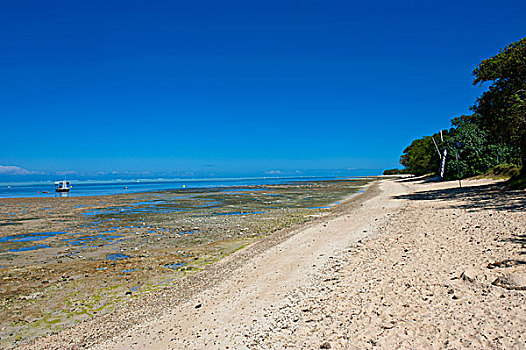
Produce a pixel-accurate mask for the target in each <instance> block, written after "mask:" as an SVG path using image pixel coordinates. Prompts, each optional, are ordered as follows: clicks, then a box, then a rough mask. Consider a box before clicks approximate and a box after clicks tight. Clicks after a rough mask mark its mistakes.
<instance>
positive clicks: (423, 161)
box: [400, 130, 449, 175]
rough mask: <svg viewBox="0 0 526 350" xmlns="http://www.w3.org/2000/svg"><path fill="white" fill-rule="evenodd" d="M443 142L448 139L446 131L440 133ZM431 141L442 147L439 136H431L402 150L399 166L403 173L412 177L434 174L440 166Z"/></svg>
mask: <svg viewBox="0 0 526 350" xmlns="http://www.w3.org/2000/svg"><path fill="white" fill-rule="evenodd" d="M442 134H443V135H442V136H443V137H444V141H447V140H448V139H449V133H448V131H447V130H444V131H443V132H442ZM433 139H434V140H435V141H436V142H438V143H439V145H440V147H442V142H441V141H440V140H441V136H440V134H434V135H433V136H424V137H423V138H421V139H417V140H414V141H413V142H411V144H410V145H409V146H408V147H406V149H404V152H403V154H402V156H401V157H400V164H402V165H403V166H404V167H405V172H406V173H409V174H414V175H424V174H429V173H436V172H437V171H438V168H439V166H440V157H439V155H438V152H437V150H436V147H435V145H434V143H433Z"/></svg>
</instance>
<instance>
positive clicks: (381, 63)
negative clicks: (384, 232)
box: [0, 0, 526, 174]
mask: <svg viewBox="0 0 526 350" xmlns="http://www.w3.org/2000/svg"><path fill="white" fill-rule="evenodd" d="M525 13H526V2H525V1H498V2H495V1H458V0H457V1H375V2H367V1H235V2H232V1H129V0H128V1H10V2H7V1H4V2H3V3H2V5H1V8H0V48H1V49H0V119H1V126H0V127H1V129H0V130H1V137H0V166H4V167H5V166H16V167H21V168H23V169H26V170H28V171H31V172H44V173H53V172H56V171H75V172H77V173H78V174H81V173H97V172H99V171H103V172H112V171H115V172H119V173H121V172H145V171H149V172H152V173H163V172H174V173H179V172H189V173H195V174H201V173H214V174H223V173H236V172H237V173H239V174H245V173H246V174H249V173H250V174H264V173H265V172H267V173H272V172H273V171H276V170H279V171H282V172H293V171H295V170H301V171H305V170H311V171H313V170H315V169H354V168H367V169H383V168H390V167H395V166H397V165H398V159H399V156H400V154H401V151H402V150H403V148H404V147H405V146H407V145H408V144H409V143H410V141H411V140H412V139H414V138H418V137H421V136H422V135H424V134H430V133H433V132H435V131H437V130H439V129H440V128H448V127H449V126H450V123H449V121H450V119H451V118H452V117H453V116H458V115H460V114H463V113H469V106H470V105H471V104H473V102H474V100H475V98H476V96H478V95H479V94H480V92H481V91H482V89H481V88H478V87H474V86H472V85H471V81H472V77H471V71H472V70H473V68H474V67H475V66H476V64H477V63H479V62H480V61H481V60H482V59H484V58H487V57H488V56H490V55H494V54H495V53H497V52H498V50H499V49H500V48H502V47H504V46H505V45H507V44H508V43H510V42H512V41H515V40H518V39H520V38H521V37H523V36H524V35H525V30H526V16H525ZM4 167H2V168H0V170H2V169H4V172H7V171H8V170H6V169H7V168H4ZM10 169H11V170H9V171H11V173H14V172H17V171H18V172H23V171H22V170H16V171H15V170H13V168H10Z"/></svg>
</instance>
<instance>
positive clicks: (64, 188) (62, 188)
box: [55, 180, 71, 192]
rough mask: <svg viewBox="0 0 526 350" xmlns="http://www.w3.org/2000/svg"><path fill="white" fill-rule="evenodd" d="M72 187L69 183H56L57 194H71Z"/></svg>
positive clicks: (63, 181) (64, 181)
mask: <svg viewBox="0 0 526 350" xmlns="http://www.w3.org/2000/svg"><path fill="white" fill-rule="evenodd" d="M70 187H71V186H70V185H69V181H66V180H62V181H55V192H69V189H70Z"/></svg>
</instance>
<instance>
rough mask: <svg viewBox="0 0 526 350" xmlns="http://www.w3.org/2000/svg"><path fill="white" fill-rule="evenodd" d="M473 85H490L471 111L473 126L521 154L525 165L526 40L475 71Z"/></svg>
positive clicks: (483, 62)
mask: <svg viewBox="0 0 526 350" xmlns="http://www.w3.org/2000/svg"><path fill="white" fill-rule="evenodd" d="M473 76H474V79H473V84H474V85H477V84H482V83H484V82H491V85H490V86H489V89H488V90H487V91H486V92H484V93H483V94H482V96H480V97H479V98H478V99H477V101H476V103H475V105H474V106H473V107H472V109H473V110H474V111H475V113H476V115H477V117H476V118H475V119H474V122H475V123H477V124H479V125H480V126H481V127H482V128H484V129H486V130H488V131H489V132H490V135H489V137H492V138H493V139H494V140H496V141H498V142H505V143H509V144H510V145H512V146H515V147H516V148H518V149H519V150H520V153H521V159H522V166H523V169H524V165H526V38H522V39H520V40H519V41H517V42H514V43H511V44H510V45H508V46H507V47H505V48H504V49H502V50H500V52H499V53H498V54H497V55H495V56H493V57H490V58H488V59H485V60H483V61H482V62H481V63H480V64H479V65H478V66H477V67H476V68H475V70H473Z"/></svg>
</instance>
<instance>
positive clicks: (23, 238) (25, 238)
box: [0, 231, 67, 243]
mask: <svg viewBox="0 0 526 350" xmlns="http://www.w3.org/2000/svg"><path fill="white" fill-rule="evenodd" d="M66 233H67V232H65V231H56V232H36V233H26V234H22V235H15V236H6V237H0V243H7V242H34V241H41V240H43V239H46V238H50V237H54V236H56V235H64V234H66Z"/></svg>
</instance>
